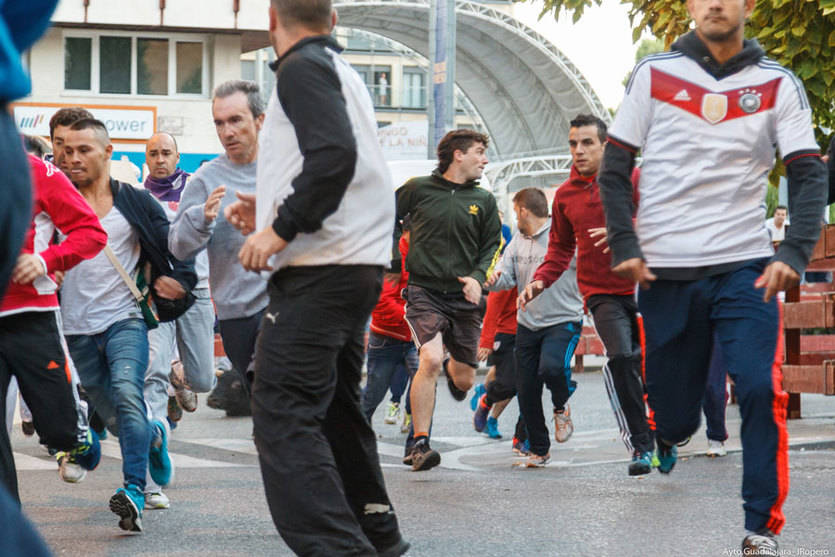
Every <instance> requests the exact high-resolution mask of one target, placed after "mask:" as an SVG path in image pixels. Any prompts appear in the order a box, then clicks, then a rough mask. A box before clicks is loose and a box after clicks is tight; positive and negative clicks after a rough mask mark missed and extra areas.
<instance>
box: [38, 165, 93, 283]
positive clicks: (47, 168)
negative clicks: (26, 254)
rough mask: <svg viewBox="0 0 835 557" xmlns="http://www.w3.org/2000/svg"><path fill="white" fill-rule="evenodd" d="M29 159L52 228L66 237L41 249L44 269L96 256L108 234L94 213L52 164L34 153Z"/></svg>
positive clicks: (67, 266) (58, 268)
mask: <svg viewBox="0 0 835 557" xmlns="http://www.w3.org/2000/svg"><path fill="white" fill-rule="evenodd" d="M29 161H30V166H31V169H32V181H33V182H34V184H35V189H36V191H37V196H38V197H39V198H40V200H41V205H42V207H43V209H44V211H46V213H47V214H48V215H49V218H50V219H51V220H52V223H53V224H54V225H55V227H56V228H57V229H58V230H60V231H61V233H62V234H64V235H65V236H66V239H65V240H64V241H63V242H61V243H60V244H53V245H50V246H49V247H48V248H47V249H46V250H44V251H42V252H40V256H41V257H43V260H44V261H45V262H46V268H47V271H48V272H50V273H51V272H53V271H66V270H67V269H70V268H72V267H73V266H75V265H77V264H78V263H79V262H81V260H82V259H90V258H92V257H95V256H96V254H98V253H99V252H100V251H101V250H102V248H104V246H105V244H107V233H106V232H105V231H104V228H102V226H101V223H100V222H99V218H98V217H97V216H96V213H95V212H93V209H91V208H90V205H88V204H87V201H86V200H85V199H84V198H83V197H82V196H81V194H80V193H78V190H76V189H75V186H73V185H72V183H71V182H70V181H69V179H67V177H66V176H64V174H63V173H62V172H61V171H60V170H58V169H57V168H56V167H55V166H53V165H52V164H50V163H48V162H44V161H42V160H41V159H39V158H37V157H33V156H30V157H29Z"/></svg>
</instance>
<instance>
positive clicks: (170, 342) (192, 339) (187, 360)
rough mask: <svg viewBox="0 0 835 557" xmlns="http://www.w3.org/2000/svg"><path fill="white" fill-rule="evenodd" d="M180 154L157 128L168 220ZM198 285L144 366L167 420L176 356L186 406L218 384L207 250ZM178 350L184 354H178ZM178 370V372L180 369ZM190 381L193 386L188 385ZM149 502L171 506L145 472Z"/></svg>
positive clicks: (157, 177)
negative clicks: (191, 298)
mask: <svg viewBox="0 0 835 557" xmlns="http://www.w3.org/2000/svg"><path fill="white" fill-rule="evenodd" d="M179 160H180V154H179V152H178V150H177V142H176V140H175V139H174V137H173V136H172V135H171V134H168V133H164V132H163V133H157V134H154V135H153V136H152V137H151V139H149V140H148V143H147V145H146V147H145V161H146V163H147V165H148V169H149V172H148V177H147V178H146V179H145V183H144V186H145V189H147V190H148V191H149V192H151V194H152V195H153V196H154V197H155V198H156V199H157V200H158V201H159V202H160V204H161V205H162V207H163V209H164V210H165V214H166V216H168V220H169V221H173V220H174V217H175V216H176V214H177V208H178V206H179V203H180V195H181V194H182V193H183V190H184V189H185V185H186V181H187V180H188V178H189V174H188V173H187V172H185V171H184V170H181V169H179V168H177V163H178V162H179ZM194 267H195V271H196V272H197V285H196V286H195V287H194V290H192V293H193V294H194V296H195V298H196V300H195V302H194V305H193V306H191V307H190V308H189V309H188V311H186V312H185V313H184V314H183V315H182V316H180V317H179V318H177V319H176V320H175V321H169V322H166V323H160V324H159V327H158V328H156V329H153V330H151V331H149V333H148V340H149V343H150V346H151V352H150V359H149V362H150V364H149V365H148V370H147V371H146V372H145V400H146V402H147V403H148V405H149V406H150V407H151V413H152V414H153V418H154V419H158V420H163V419H165V417H166V416H167V415H169V413H168V405H169V397H168V392H169V385H170V384H171V381H170V380H169V373H170V372H171V368H172V365H171V362H172V361H173V360H179V361H180V362H181V363H182V370H183V372H184V379H185V385H183V383H181V382H180V381H175V385H174V386H175V393H176V401H177V402H178V403H179V406H181V407H182V408H183V409H185V410H187V411H189V412H194V410H196V409H197V396H196V395H195V394H194V393H206V392H209V391H210V390H212V389H213V388H214V385H215V382H216V379H215V373H214V369H215V368H214V321H215V314H214V308H213V306H212V300H211V298H210V297H209V261H208V256H207V255H206V252H205V251H203V252H200V253H198V254H197V255H196V257H195V265H194ZM178 353H179V356H178ZM176 367H178V368H179V366H176ZM175 376H176V374H175ZM186 387H188V389H186ZM171 405H172V410H173V412H172V413H171V414H172V418H176V417H177V416H178V415H179V416H181V415H182V411H180V410H179V409H178V408H177V404H176V403H175V401H174V400H172V401H171ZM146 482H147V484H146V488H145V508H146V509H164V508H168V506H169V501H168V497H167V496H166V495H165V494H164V493H162V489H161V488H160V487H159V486H158V485H156V484H155V483H154V482H153V480H152V479H151V477H150V475H148V476H147V478H146Z"/></svg>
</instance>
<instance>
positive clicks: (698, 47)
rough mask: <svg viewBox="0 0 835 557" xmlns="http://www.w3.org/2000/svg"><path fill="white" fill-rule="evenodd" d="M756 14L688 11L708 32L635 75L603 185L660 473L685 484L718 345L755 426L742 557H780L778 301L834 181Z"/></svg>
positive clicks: (802, 258) (693, 0) (785, 473)
mask: <svg viewBox="0 0 835 557" xmlns="http://www.w3.org/2000/svg"><path fill="white" fill-rule="evenodd" d="M755 3H756V2H755V0H722V1H716V0H688V2H687V9H688V11H689V13H690V16H691V17H692V18H693V20H694V22H695V24H696V27H695V29H694V30H693V31H692V32H689V33H687V34H686V35H684V36H682V37H681V38H680V39H678V40H677V41H676V42H675V43H674V44H673V46H672V50H671V51H670V52H665V53H662V54H657V55H653V56H649V57H647V58H645V59H644V60H642V61H641V62H639V63H638V65H637V66H636V67H635V70H634V71H633V72H632V77H631V79H630V82H629V83H628V84H627V88H626V95H625V97H624V100H623V104H621V106H620V109H619V110H618V113H617V116H616V118H615V122H614V124H613V126H612V128H611V130H610V134H609V143H608V145H607V147H606V150H605V153H604V158H603V167H602V171H601V174H600V178H599V182H600V195H601V199H602V202H603V206H604V210H605V213H606V225H607V229H608V242H609V246H610V247H611V249H612V270H613V271H614V272H615V273H616V274H619V275H621V276H623V277H625V278H628V279H630V280H632V281H633V282H637V283H640V285H641V287H642V290H641V291H640V293H639V296H638V308H639V310H640V312H641V314H642V315H643V318H644V325H645V330H646V351H645V357H646V384H647V391H648V394H649V405H650V407H651V408H652V409H653V411H654V412H655V421H656V425H657V437H656V446H657V447H658V459H659V462H660V465H659V467H658V469H659V471H660V472H662V473H669V472H671V471H672V469H673V466H674V465H675V464H676V456H677V454H676V444H677V443H679V442H681V441H684V440H685V439H687V438H688V437H689V436H690V435H692V434H693V433H695V431H696V430H697V429H698V427H699V422H700V419H701V404H702V399H703V398H704V392H705V385H706V382H707V372H708V364H709V358H710V354H711V348H712V344H713V335H714V333H715V334H716V336H717V338H718V339H719V342H720V344H721V348H722V354H723V356H724V358H725V360H726V363H727V366H728V369H729V372H730V375H731V377H732V379H733V380H734V383H735V385H736V393H737V397H738V399H739V408H740V414H741V416H742V430H741V431H742V447H743V451H744V453H745V458H744V459H743V474H742V476H743V479H742V497H743V500H744V504H743V509H744V511H745V528H746V529H747V530H748V531H749V533H748V535H747V536H746V537H745V539H744V540H743V542H742V553H743V554H745V555H777V554H778V544H777V540H776V538H775V536H776V535H777V534H779V533H780V530H781V529H782V527H783V525H784V523H785V517H784V515H783V511H782V506H783V502H784V500H785V498H786V495H787V494H788V487H789V468H788V456H787V449H788V434H787V431H786V404H787V402H788V394H786V393H785V392H784V391H783V388H782V374H781V365H782V349H781V345H780V343H779V342H778V340H779V336H780V322H779V315H778V307H777V302H776V300H775V297H774V295H775V294H776V293H777V292H779V291H781V290H785V289H787V288H790V287H792V286H794V285H796V284H798V282H799V280H800V275H801V274H802V273H803V270H804V269H805V267H806V265H807V263H808V262H809V257H810V255H811V253H812V249H813V248H814V246H815V243H816V242H817V239H818V234H819V232H820V223H821V218H820V215H821V214H822V212H823V209H824V202H825V200H826V179H827V178H826V168H825V167H824V165H823V162H822V161H821V158H820V149H819V148H818V145H817V143H816V142H815V135H814V133H813V129H812V122H811V109H810V107H809V101H808V100H807V98H806V94H805V92H804V90H803V85H802V83H801V82H800V81H799V80H798V79H797V77H795V75H794V74H792V73H791V72H790V71H789V70H787V69H785V68H783V67H782V66H780V65H779V64H777V63H776V62H774V61H772V60H769V59H767V58H766V57H765V53H764V52H763V50H762V48H760V46H759V45H758V44H757V42H756V41H755V40H744V25H745V19H746V18H747V17H748V16H750V15H751V13H752V12H753V10H754V5H755ZM775 146H776V148H777V149H779V151H780V155H781V156H782V158H783V161H784V164H785V166H786V174H787V178H788V190H789V205H790V206H791V208H792V226H791V228H790V229H789V230H788V231H787V232H788V233H787V234H786V237H785V239H784V240H783V242H782V243H781V244H780V247H779V248H778V250H777V253H776V254H775V253H774V250H773V248H772V246H771V242H770V241H769V237H768V233H767V232H766V230H765V226H763V223H764V220H765V210H764V208H765V204H764V200H765V189H766V184H767V177H768V173H769V172H770V171H771V169H772V167H773V166H774V155H775ZM639 149H640V150H641V152H642V158H643V163H642V166H641V186H640V190H641V202H640V206H639V207H638V213H637V221H636V225H633V221H632V207H633V202H632V184H631V183H630V181H629V177H630V173H631V170H632V168H633V166H634V160H635V153H636V152H637V151H638V150H639ZM636 229H637V230H636ZM692 510H694V511H695V512H700V511H698V510H696V509H692ZM701 512H705V511H701Z"/></svg>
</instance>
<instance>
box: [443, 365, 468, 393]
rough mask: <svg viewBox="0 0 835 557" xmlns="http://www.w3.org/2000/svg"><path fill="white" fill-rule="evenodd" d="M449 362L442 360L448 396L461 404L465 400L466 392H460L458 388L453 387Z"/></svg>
mask: <svg viewBox="0 0 835 557" xmlns="http://www.w3.org/2000/svg"><path fill="white" fill-rule="evenodd" d="M448 365H449V360H444V373H445V374H446V384H447V386H448V387H449V394H451V395H452V398H454V399H455V400H457V401H458V402H461V401H462V400H464V399H465V398H467V391H462V390H461V389H459V388H458V387H456V386H455V382H454V381H453V380H452V376H451V375H450V374H449V369H448Z"/></svg>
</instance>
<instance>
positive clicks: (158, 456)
mask: <svg viewBox="0 0 835 557" xmlns="http://www.w3.org/2000/svg"><path fill="white" fill-rule="evenodd" d="M151 424H152V425H153V428H154V433H155V434H156V435H157V436H158V437H156V438H154V439H152V440H151V450H150V451H148V472H149V473H150V474H151V478H152V479H153V480H154V481H155V482H156V483H157V484H158V485H159V486H160V487H165V486H167V485H168V484H169V483H171V476H172V475H173V473H174V467H173V466H172V465H171V458H170V457H169V456H168V428H166V427H165V425H163V423H162V422H161V421H159V420H154V421H153V422H151Z"/></svg>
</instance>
